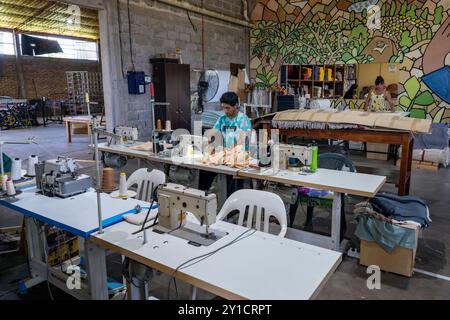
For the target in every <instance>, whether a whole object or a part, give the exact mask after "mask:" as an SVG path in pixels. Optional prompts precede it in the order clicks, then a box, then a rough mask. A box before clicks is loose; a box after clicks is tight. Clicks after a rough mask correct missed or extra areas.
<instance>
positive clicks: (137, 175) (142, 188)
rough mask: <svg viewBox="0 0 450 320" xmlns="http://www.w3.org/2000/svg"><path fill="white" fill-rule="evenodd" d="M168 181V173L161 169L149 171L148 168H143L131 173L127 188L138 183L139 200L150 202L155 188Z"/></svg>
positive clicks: (137, 197) (137, 196)
mask: <svg viewBox="0 0 450 320" xmlns="http://www.w3.org/2000/svg"><path fill="white" fill-rule="evenodd" d="M165 182H166V175H165V174H164V172H162V171H159V170H156V169H154V170H152V171H148V170H147V168H141V169H138V170H136V171H135V172H133V173H132V174H131V176H130V177H129V178H128V180H127V189H129V188H130V187H132V186H133V185H137V190H136V193H137V194H136V197H135V199H137V200H142V201H147V202H150V201H151V200H152V197H153V194H152V193H153V190H154V189H155V188H156V187H157V186H158V185H160V184H163V183H165Z"/></svg>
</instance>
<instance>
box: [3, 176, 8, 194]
mask: <svg viewBox="0 0 450 320" xmlns="http://www.w3.org/2000/svg"><path fill="white" fill-rule="evenodd" d="M6 181H8V176H7V175H6V174H5V175H3V176H2V190H3V191H4V192H6V189H7V186H6Z"/></svg>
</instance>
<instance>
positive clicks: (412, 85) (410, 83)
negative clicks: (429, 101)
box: [404, 76, 420, 100]
mask: <svg viewBox="0 0 450 320" xmlns="http://www.w3.org/2000/svg"><path fill="white" fill-rule="evenodd" d="M404 87H405V90H406V93H407V94H408V97H409V98H410V99H411V100H412V99H414V97H415V96H416V94H417V92H419V89H420V83H419V80H417V77H416V76H412V77H411V78H409V79H408V80H407V81H406V82H405V85H404Z"/></svg>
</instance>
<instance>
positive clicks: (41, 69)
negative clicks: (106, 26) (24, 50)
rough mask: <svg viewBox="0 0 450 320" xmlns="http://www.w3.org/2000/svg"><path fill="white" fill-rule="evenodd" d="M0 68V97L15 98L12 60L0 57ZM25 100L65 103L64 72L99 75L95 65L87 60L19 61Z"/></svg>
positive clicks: (37, 58) (15, 83) (34, 58)
mask: <svg viewBox="0 0 450 320" xmlns="http://www.w3.org/2000/svg"><path fill="white" fill-rule="evenodd" d="M2 59H3V63H1V64H0V67H1V68H2V69H3V70H2V71H1V72H0V96H2V95H3V96H11V97H13V98H17V97H18V96H17V95H18V80H17V74H16V63H15V57H14V56H10V55H4V56H3V58H2ZM22 68H23V73H24V79H25V87H26V93H27V97H26V98H27V99H35V98H40V97H43V96H45V97H47V98H49V99H57V100H58V99H66V98H67V85H66V84H67V82H66V71H90V72H99V63H98V62H97V61H88V60H72V59H55V58H40V57H22Z"/></svg>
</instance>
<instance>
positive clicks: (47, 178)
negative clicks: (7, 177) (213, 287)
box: [35, 157, 92, 198]
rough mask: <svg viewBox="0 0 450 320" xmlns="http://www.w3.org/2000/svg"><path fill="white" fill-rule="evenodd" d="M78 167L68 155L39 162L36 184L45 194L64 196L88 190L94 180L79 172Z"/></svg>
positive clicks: (36, 167) (36, 166)
mask: <svg viewBox="0 0 450 320" xmlns="http://www.w3.org/2000/svg"><path fill="white" fill-rule="evenodd" d="M78 168H79V167H78V164H77V163H76V162H75V161H74V160H73V159H71V158H67V157H58V158H57V159H51V160H46V161H44V162H40V163H37V164H36V165H35V169H36V186H37V188H38V190H39V191H41V192H42V193H43V194H44V195H49V196H55V195H56V196H59V197H62V198H66V197H70V196H73V195H76V194H79V193H83V192H86V191H87V190H88V189H89V188H90V187H91V186H92V180H91V177H90V176H88V175H85V174H78V173H77V170H78Z"/></svg>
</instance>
